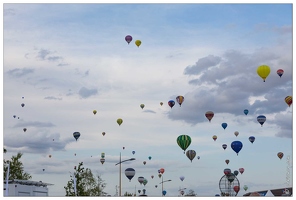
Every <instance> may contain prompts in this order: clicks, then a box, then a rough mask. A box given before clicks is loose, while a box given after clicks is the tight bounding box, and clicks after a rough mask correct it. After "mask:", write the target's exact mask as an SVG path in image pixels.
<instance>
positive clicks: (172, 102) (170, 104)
mask: <svg viewBox="0 0 296 200" xmlns="http://www.w3.org/2000/svg"><path fill="white" fill-rule="evenodd" d="M168 105H169V106H170V107H171V108H173V107H174V105H175V101H174V100H169V101H168Z"/></svg>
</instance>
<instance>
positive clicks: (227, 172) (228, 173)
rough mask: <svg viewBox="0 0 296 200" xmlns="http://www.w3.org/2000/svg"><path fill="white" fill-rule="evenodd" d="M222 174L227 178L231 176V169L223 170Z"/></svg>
mask: <svg viewBox="0 0 296 200" xmlns="http://www.w3.org/2000/svg"><path fill="white" fill-rule="evenodd" d="M224 174H225V175H226V176H227V175H230V174H231V169H229V168H225V169H224Z"/></svg>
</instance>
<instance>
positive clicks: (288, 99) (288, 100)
mask: <svg viewBox="0 0 296 200" xmlns="http://www.w3.org/2000/svg"><path fill="white" fill-rule="evenodd" d="M285 102H286V103H287V104H288V106H289V107H290V105H291V104H292V96H287V97H286V98H285Z"/></svg>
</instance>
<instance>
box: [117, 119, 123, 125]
mask: <svg viewBox="0 0 296 200" xmlns="http://www.w3.org/2000/svg"><path fill="white" fill-rule="evenodd" d="M122 122H123V120H122V119H121V118H118V119H117V124H118V125H119V126H120V125H121V124H122Z"/></svg>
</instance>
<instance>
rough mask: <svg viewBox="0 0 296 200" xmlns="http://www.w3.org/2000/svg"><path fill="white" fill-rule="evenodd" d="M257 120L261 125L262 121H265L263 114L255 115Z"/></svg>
mask: <svg viewBox="0 0 296 200" xmlns="http://www.w3.org/2000/svg"><path fill="white" fill-rule="evenodd" d="M257 121H258V122H259V123H260V124H261V126H263V124H264V122H265V121H266V117H265V116H264V115H259V116H258V117H257Z"/></svg>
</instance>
